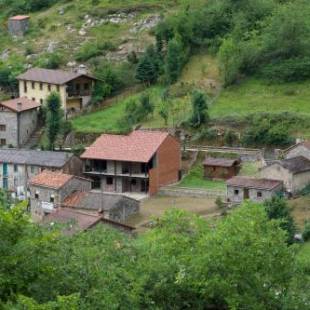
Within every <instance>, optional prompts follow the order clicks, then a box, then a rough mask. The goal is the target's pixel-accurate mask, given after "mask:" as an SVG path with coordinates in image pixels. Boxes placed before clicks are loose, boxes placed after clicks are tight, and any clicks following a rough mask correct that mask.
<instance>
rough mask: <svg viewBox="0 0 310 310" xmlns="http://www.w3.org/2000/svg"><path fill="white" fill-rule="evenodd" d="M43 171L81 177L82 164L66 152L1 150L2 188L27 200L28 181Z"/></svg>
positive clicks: (0, 175) (0, 183)
mask: <svg viewBox="0 0 310 310" xmlns="http://www.w3.org/2000/svg"><path fill="white" fill-rule="evenodd" d="M43 170H53V171H61V172H64V173H71V174H75V175H81V172H82V162H81V160H80V159H79V158H78V157H76V156H74V155H73V154H70V153H66V152H51V151H37V150H25V149H0V188H3V189H6V190H8V191H10V192H12V193H14V195H17V197H18V198H19V199H25V198H26V196H27V190H28V181H29V179H30V178H32V177H33V176H35V175H37V174H39V173H40V172H41V171H43Z"/></svg>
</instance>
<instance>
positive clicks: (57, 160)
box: [0, 148, 73, 168]
mask: <svg viewBox="0 0 310 310" xmlns="http://www.w3.org/2000/svg"><path fill="white" fill-rule="evenodd" d="M72 156H73V154H71V153H66V152H52V151H37V150H26V149H1V148H0V162H1V163H3V162H4V163H8V164H24V165H29V166H41V167H47V168H62V167H63V166H64V165H65V164H66V163H67V162H68V160H69V159H70V158H72Z"/></svg>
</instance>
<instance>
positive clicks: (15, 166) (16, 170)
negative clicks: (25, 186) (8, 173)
mask: <svg viewBox="0 0 310 310" xmlns="http://www.w3.org/2000/svg"><path fill="white" fill-rule="evenodd" d="M14 172H18V165H16V164H15V165H14Z"/></svg>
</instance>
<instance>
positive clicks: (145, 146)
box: [81, 130, 181, 195]
mask: <svg viewBox="0 0 310 310" xmlns="http://www.w3.org/2000/svg"><path fill="white" fill-rule="evenodd" d="M81 158H82V160H83V161H84V174H85V175H86V176H89V177H91V178H92V179H93V187H94V188H98V189H101V190H102V191H104V192H117V193H144V194H150V195H153V194H155V193H157V191H158V189H159V188H160V187H161V186H165V185H168V184H172V183H176V182H177V181H178V180H179V177H180V170H181V150H180V143H179V141H178V140H176V139H175V138H174V137H173V136H171V135H170V134H169V133H167V132H161V131H147V130H146V131H144V130H136V131H133V132H132V133H130V134H129V135H109V134H104V135H102V136H100V137H99V138H98V139H97V140H96V141H95V142H94V143H93V144H92V145H91V146H90V147H88V148H87V149H86V151H85V152H84V153H83V154H82V156H81Z"/></svg>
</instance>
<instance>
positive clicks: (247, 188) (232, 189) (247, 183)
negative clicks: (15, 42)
mask: <svg viewBox="0 0 310 310" xmlns="http://www.w3.org/2000/svg"><path fill="white" fill-rule="evenodd" d="M226 184H227V201H228V202H229V203H233V204H239V203H242V202H243V201H244V200H252V201H254V202H263V201H265V200H266V199H270V198H272V197H273V196H275V195H277V194H279V193H281V192H282V190H283V182H282V181H279V180H270V179H257V178H250V177H233V178H231V179H229V180H228V181H227V182H226Z"/></svg>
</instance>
